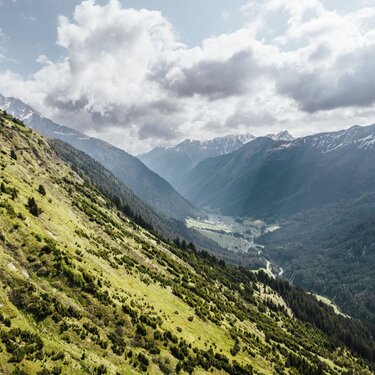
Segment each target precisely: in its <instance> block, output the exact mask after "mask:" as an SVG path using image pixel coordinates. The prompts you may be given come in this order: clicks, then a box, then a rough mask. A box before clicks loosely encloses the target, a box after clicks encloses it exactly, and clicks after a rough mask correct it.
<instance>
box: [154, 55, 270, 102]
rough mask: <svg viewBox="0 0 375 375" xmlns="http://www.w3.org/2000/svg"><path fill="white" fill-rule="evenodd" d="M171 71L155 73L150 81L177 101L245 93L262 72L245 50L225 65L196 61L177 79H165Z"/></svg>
mask: <svg viewBox="0 0 375 375" xmlns="http://www.w3.org/2000/svg"><path fill="white" fill-rule="evenodd" d="M171 68H173V66H172V67H168V68H166V67H164V68H162V69H159V70H156V71H155V72H154V74H153V77H151V78H153V79H155V80H156V81H158V82H159V83H161V85H162V86H163V87H164V88H165V89H168V90H170V91H171V92H172V93H174V94H177V95H178V96H179V97H190V96H194V95H196V94H198V95H201V96H205V97H207V98H208V99H210V100H216V99H222V98H225V97H229V96H233V95H241V94H244V93H246V92H247V91H248V89H249V86H250V83H251V82H252V81H253V80H255V79H256V78H258V77H259V76H260V75H261V74H262V73H264V72H265V70H264V69H263V68H261V67H260V66H259V65H258V63H257V62H256V60H255V59H254V56H253V54H252V52H251V51H249V50H248V51H241V52H238V53H235V54H234V55H233V56H231V57H230V58H229V59H227V60H225V61H219V60H203V61H200V62H198V63H196V64H194V65H193V66H191V67H189V68H182V69H181V74H179V75H178V77H173V78H172V79H168V78H166V77H167V73H168V71H169V69H171Z"/></svg>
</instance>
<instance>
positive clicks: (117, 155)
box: [0, 94, 202, 220]
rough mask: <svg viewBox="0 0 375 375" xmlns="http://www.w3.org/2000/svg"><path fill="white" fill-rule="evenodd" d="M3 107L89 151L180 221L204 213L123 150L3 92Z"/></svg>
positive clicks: (34, 126)
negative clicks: (52, 118)
mask: <svg viewBox="0 0 375 375" xmlns="http://www.w3.org/2000/svg"><path fill="white" fill-rule="evenodd" d="M0 108H3V109H5V110H7V111H8V112H9V113H11V114H12V115H13V116H15V117H17V118H19V119H20V120H22V121H25V123H26V124H27V125H29V126H30V127H31V128H34V129H35V130H38V131H40V132H41V133H42V134H45V135H47V136H49V137H51V138H58V139H61V140H63V141H65V142H67V143H70V144H72V145H73V146H74V147H75V148H78V149H79V150H81V151H83V152H85V153H87V154H88V155H90V156H91V157H93V158H94V159H95V160H97V161H99V162H100V163H101V164H103V165H104V166H105V167H106V168H107V169H109V170H110V171H111V172H112V173H113V174H114V175H115V176H116V177H117V178H119V179H120V180H121V181H122V182H124V183H125V185H127V186H128V187H129V188H130V189H131V190H133V191H134V192H135V194H136V195H138V196H139V197H140V198H141V199H142V200H144V201H145V202H147V203H148V204H149V205H150V206H152V207H153V208H154V209H156V210H158V211H160V212H162V213H164V214H165V215H167V216H170V217H173V218H175V219H180V220H181V219H185V218H186V217H188V216H193V217H196V216H199V215H202V214H201V213H200V212H199V211H198V210H197V209H196V208H195V207H193V206H192V205H191V204H190V202H188V201H187V200H186V199H185V198H183V197H182V196H181V195H180V194H178V193H177V192H176V191H175V190H174V189H173V187H172V186H170V184H169V183H168V182H167V181H165V180H164V179H163V178H161V177H160V176H158V175H157V174H156V173H155V172H153V171H151V170H149V169H148V168H147V167H146V166H145V165H144V164H143V163H142V162H141V161H140V160H139V159H137V158H136V157H134V156H132V155H130V154H128V153H126V152H125V151H124V150H121V149H118V148H116V147H115V146H113V145H110V144H109V143H107V142H104V141H102V140H99V139H97V138H92V137H89V136H86V135H85V134H83V133H81V132H79V131H76V130H74V129H72V128H69V127H67V126H62V125H59V124H56V123H55V122H53V121H51V120H49V119H48V118H46V117H44V116H42V115H41V114H39V113H38V112H36V111H34V110H33V109H32V107H30V106H29V105H27V104H25V103H23V102H22V101H21V100H19V99H16V98H7V97H5V96H3V95H1V94H0Z"/></svg>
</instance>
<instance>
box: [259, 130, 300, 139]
mask: <svg viewBox="0 0 375 375" xmlns="http://www.w3.org/2000/svg"><path fill="white" fill-rule="evenodd" d="M266 137H269V138H272V139H273V140H274V141H294V139H295V138H294V137H293V136H292V135H291V134H290V133H289V132H288V131H287V130H282V131H281V132H279V133H277V134H273V133H272V134H267V135H266Z"/></svg>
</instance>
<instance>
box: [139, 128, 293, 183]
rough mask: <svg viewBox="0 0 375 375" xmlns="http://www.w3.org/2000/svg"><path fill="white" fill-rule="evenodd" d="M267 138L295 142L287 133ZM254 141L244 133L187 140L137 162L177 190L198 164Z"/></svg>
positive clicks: (154, 152) (145, 155) (161, 148)
mask: <svg viewBox="0 0 375 375" xmlns="http://www.w3.org/2000/svg"><path fill="white" fill-rule="evenodd" d="M267 137H269V138H272V139H274V140H282V139H283V140H292V139H294V138H293V137H292V136H291V135H290V134H289V133H288V131H281V132H280V133H278V134H268V135H267ZM256 138H257V137H255V136H254V135H252V134H250V133H247V134H231V135H227V136H223V137H216V138H214V139H210V140H207V141H199V140H195V139H186V140H184V141H183V142H181V143H179V144H177V145H176V146H169V147H157V148H154V149H153V150H151V151H149V152H148V153H146V154H142V155H139V158H140V159H141V160H142V161H143V162H144V163H145V164H146V165H147V166H148V167H149V168H150V169H151V170H153V171H155V172H156V173H157V174H159V175H160V176H162V177H164V178H165V179H166V180H167V181H169V182H170V183H171V185H172V186H174V187H176V188H177V190H178V186H179V184H178V182H179V180H180V179H181V178H183V176H184V175H185V174H187V173H188V172H189V171H191V170H192V169H193V168H194V167H196V166H197V165H198V164H199V163H200V162H201V161H203V160H205V159H208V158H211V157H217V156H220V155H227V154H230V153H232V152H234V151H235V150H237V149H239V148H240V147H241V146H243V145H244V144H246V143H249V142H251V141H253V140H254V139H256Z"/></svg>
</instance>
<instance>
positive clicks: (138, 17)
mask: <svg viewBox="0 0 375 375" xmlns="http://www.w3.org/2000/svg"><path fill="white" fill-rule="evenodd" d="M0 93H2V94H4V95H8V96H15V97H18V98H20V99H22V100H23V101H25V102H27V103H29V104H30V105H31V106H33V107H34V108H35V109H37V110H38V111H39V112H40V113H41V114H43V115H45V116H46V117H49V118H51V119H53V120H54V121H56V122H58V123H60V124H63V125H67V126H70V127H72V128H75V129H77V130H80V131H82V132H85V133H86V134H88V135H91V136H95V137H98V138H101V139H104V140H106V141H108V142H110V143H112V144H114V145H116V146H118V147H121V148H123V149H125V150H126V151H128V152H130V153H133V154H138V153H142V152H145V151H147V150H149V149H151V148H153V147H156V146H166V145H173V144H176V143H178V142H180V141H182V140H183V139H185V138H195V139H209V138H214V137H217V136H223V135H226V134H237V133H252V134H254V135H264V134H268V133H272V132H278V131H281V130H285V129H287V130H289V131H290V133H291V134H293V135H294V136H303V135H306V134H312V133H317V132H324V131H332V130H338V129H342V128H347V127H349V126H352V125H354V124H359V125H369V124H373V123H375V0H357V1H348V0H345V1H343V0H330V1H328V0H327V1H319V0H299V1H295V0H257V1H252V0H230V1H229V0H204V1H202V0H199V1H198V0H189V1H186V0H179V1H172V0H132V1H130V0H121V1H120V0H97V1H94V0H87V1H73V0H0Z"/></svg>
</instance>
